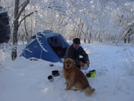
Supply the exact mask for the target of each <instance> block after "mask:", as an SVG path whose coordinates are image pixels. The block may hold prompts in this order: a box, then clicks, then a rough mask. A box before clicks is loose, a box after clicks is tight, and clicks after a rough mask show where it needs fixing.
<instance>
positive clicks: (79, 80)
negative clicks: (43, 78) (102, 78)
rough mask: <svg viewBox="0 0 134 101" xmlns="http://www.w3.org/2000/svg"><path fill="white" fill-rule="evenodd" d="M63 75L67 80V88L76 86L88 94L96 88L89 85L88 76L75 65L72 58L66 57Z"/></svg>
mask: <svg viewBox="0 0 134 101" xmlns="http://www.w3.org/2000/svg"><path fill="white" fill-rule="evenodd" d="M63 76H64V78H65V79H66V82H67V86H66V89H65V90H70V89H71V88H72V87H75V88H76V90H80V91H83V92H85V94H86V95H87V96H90V95H91V94H93V93H94V92H95V89H94V88H91V86H90V85H89V83H88V80H87V78H86V76H85V75H84V74H83V72H82V71H81V70H80V69H79V68H78V67H76V66H75V62H74V61H73V60H72V59H70V58H67V59H65V60H64V62H63Z"/></svg>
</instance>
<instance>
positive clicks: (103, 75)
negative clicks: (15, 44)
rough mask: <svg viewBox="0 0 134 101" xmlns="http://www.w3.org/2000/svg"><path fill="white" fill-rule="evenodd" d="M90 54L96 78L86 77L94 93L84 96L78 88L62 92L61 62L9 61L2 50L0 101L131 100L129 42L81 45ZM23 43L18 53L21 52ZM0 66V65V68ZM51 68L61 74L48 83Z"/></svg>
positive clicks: (133, 56) (132, 51) (133, 66)
mask: <svg viewBox="0 0 134 101" xmlns="http://www.w3.org/2000/svg"><path fill="white" fill-rule="evenodd" d="M82 46H83V47H84V49H85V50H86V52H87V53H88V54H89V57H90V61H91V64H90V67H89V69H88V70H85V71H83V72H84V73H86V72H88V71H89V70H92V69H95V70H96V78H87V79H88V81H89V82H90V84H91V86H92V87H94V88H95V89H96V92H95V93H94V94H93V95H92V96H90V97H86V96H85V95H84V93H82V92H80V91H71V90H70V91H65V90H64V89H65V86H66V85H65V79H64V78H63V76H62V66H63V64H62V63H53V64H54V66H53V67H50V64H51V62H47V61H43V60H38V61H30V60H27V59H25V58H23V57H18V58H17V59H16V60H15V61H11V59H10V57H11V56H10V54H11V49H10V48H9V49H6V50H5V52H3V51H1V54H0V55H1V61H0V64H1V65H2V66H3V67H4V69H1V71H0V101H134V86H133V85H134V48H133V47H132V46H129V45H123V46H116V45H104V44H103V45H101V44H84V43H82ZM22 48H23V46H22V45H19V48H18V49H19V50H18V52H19V53H21V49H22ZM1 65H0V66H1ZM1 68H2V67H1ZM52 70H59V71H60V76H57V77H54V81H53V82H49V81H48V79H47V77H48V76H49V75H51V74H52V73H51V72H52Z"/></svg>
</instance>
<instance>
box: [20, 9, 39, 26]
mask: <svg viewBox="0 0 134 101" xmlns="http://www.w3.org/2000/svg"><path fill="white" fill-rule="evenodd" d="M34 12H37V11H34ZM34 12H31V13H29V14H27V15H26V16H24V18H23V19H21V20H20V22H19V23H18V26H20V24H21V22H22V21H23V20H25V19H26V18H27V17H29V16H30V15H32V14H33V13H34Z"/></svg>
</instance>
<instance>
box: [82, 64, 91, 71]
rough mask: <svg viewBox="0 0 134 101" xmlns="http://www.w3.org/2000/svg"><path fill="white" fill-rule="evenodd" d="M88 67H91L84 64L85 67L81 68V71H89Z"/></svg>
mask: <svg viewBox="0 0 134 101" xmlns="http://www.w3.org/2000/svg"><path fill="white" fill-rule="evenodd" d="M88 67H89V65H88V64H84V66H81V68H80V69H81V70H87V69H88Z"/></svg>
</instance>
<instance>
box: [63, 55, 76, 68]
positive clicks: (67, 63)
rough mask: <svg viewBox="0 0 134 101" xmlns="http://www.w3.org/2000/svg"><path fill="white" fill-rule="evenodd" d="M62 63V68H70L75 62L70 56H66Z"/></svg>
mask: <svg viewBox="0 0 134 101" xmlns="http://www.w3.org/2000/svg"><path fill="white" fill-rule="evenodd" d="M63 64H64V68H66V69H70V68H72V67H74V65H75V62H74V60H72V59H71V58H67V59H65V60H64V63H63Z"/></svg>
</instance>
